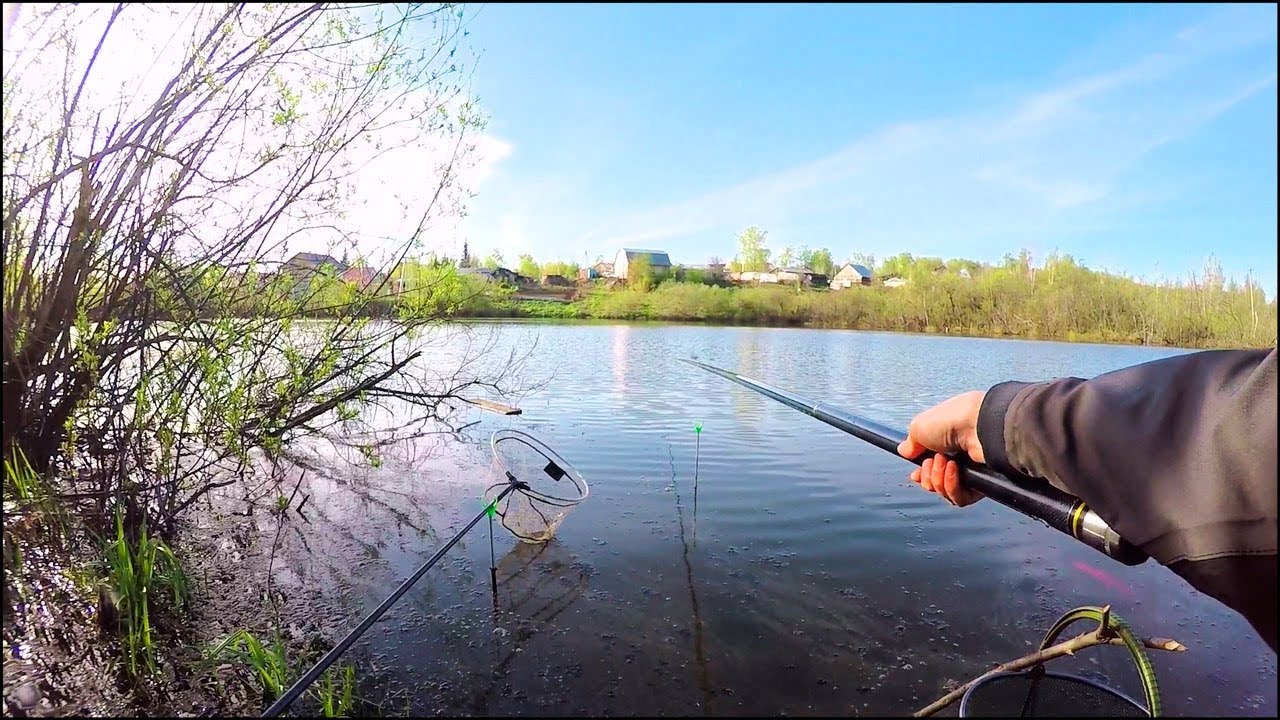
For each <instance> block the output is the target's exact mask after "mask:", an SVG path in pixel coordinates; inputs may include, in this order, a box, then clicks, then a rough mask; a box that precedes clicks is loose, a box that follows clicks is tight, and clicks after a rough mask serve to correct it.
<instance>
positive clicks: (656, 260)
mask: <svg viewBox="0 0 1280 720" xmlns="http://www.w3.org/2000/svg"><path fill="white" fill-rule="evenodd" d="M622 252H624V253H626V254H627V260H632V259H634V258H636V257H637V256H639V255H647V256H649V264H650V265H670V264H671V258H670V257H668V256H667V252H666V251H665V250H641V249H637V248H622Z"/></svg>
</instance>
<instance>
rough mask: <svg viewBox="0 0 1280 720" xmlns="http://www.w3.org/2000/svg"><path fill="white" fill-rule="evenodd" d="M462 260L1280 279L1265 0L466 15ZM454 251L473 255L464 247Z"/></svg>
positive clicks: (1272, 25) (516, 8)
mask: <svg viewBox="0 0 1280 720" xmlns="http://www.w3.org/2000/svg"><path fill="white" fill-rule="evenodd" d="M470 11H471V13H472V16H473V17H472V19H471V21H470V25H469V30H470V37H469V40H470V42H471V43H472V46H473V47H474V49H475V51H476V52H477V54H478V57H477V59H476V62H475V65H474V69H475V73H474V76H473V81H472V89H473V92H475V94H476V95H478V96H479V98H480V103H481V105H482V106H483V107H484V108H485V110H486V111H487V112H488V113H489V115H490V123H489V125H488V127H487V128H486V130H485V133H486V136H487V138H488V140H489V143H490V145H491V146H492V145H493V144H495V143H496V144H497V145H498V146H500V147H501V148H502V152H500V153H497V154H493V153H490V158H489V160H488V161H486V162H488V163H489V165H490V167H488V168H486V170H485V172H484V173H483V179H482V180H481V181H480V182H478V183H477V185H476V187H474V188H473V189H474V191H475V192H476V193H477V195H476V197H475V198H473V199H472V200H471V202H470V204H469V207H470V214H469V216H468V218H467V219H466V221H465V223H464V224H463V225H462V226H461V234H462V236H463V237H466V238H467V239H468V240H469V243H470V247H471V250H472V252H473V253H475V254H483V253H484V252H486V251H488V250H489V249H492V248H498V249H501V250H502V251H503V253H504V254H505V256H506V257H507V258H508V259H509V260H513V259H514V257H515V255H516V254H517V253H520V252H530V253H532V254H533V255H534V256H535V257H537V258H538V259H539V260H550V259H564V260H577V261H581V260H582V259H583V257H584V254H585V256H586V257H587V258H588V259H590V260H594V259H595V257H596V256H597V255H604V256H606V257H610V256H612V254H613V252H614V251H615V250H616V249H617V248H618V247H621V246H628V247H656V248H660V249H665V250H667V251H669V252H670V253H671V255H672V257H673V259H674V260H676V261H677V262H685V263H701V262H706V261H707V259H708V258H709V257H711V256H720V257H722V258H725V259H728V258H731V257H732V256H733V254H734V252H735V236H736V234H737V233H738V232H739V231H740V230H742V229H743V228H745V227H747V226H749V225H759V226H761V227H762V228H764V229H766V230H768V231H769V240H770V245H771V247H773V248H774V249H775V252H776V251H777V250H778V249H780V248H781V247H783V246H785V245H792V246H800V245H809V246H811V247H829V248H830V249H831V250H832V252H833V254H834V255H835V256H836V257H837V258H844V257H846V256H847V255H848V254H849V253H851V252H855V251H857V252H867V253H873V254H874V255H875V256H876V257H877V258H878V259H882V258H884V257H887V256H889V255H892V254H895V253H898V252H911V253H913V254H916V255H938V256H943V257H968V258H973V259H977V260H984V261H997V260H999V259H1000V257H1001V256H1002V255H1004V254H1005V253H1008V252H1016V251H1017V250H1018V249H1019V248H1022V247H1026V248H1029V249H1030V250H1031V251H1032V253H1033V254H1034V255H1035V256H1036V257H1037V258H1042V257H1043V256H1044V255H1045V254H1046V253H1048V252H1050V251H1053V250H1055V249H1056V250H1058V251H1059V252H1064V253H1070V254H1072V255H1074V256H1076V257H1077V258H1078V259H1080V260H1082V261H1083V262H1085V263H1086V264H1088V265H1090V266H1093V267H1103V268H1107V269H1110V270H1114V271H1120V272H1126V273H1129V274H1131V275H1133V276H1137V277H1145V278H1153V277H1158V276H1162V277H1185V276H1186V274H1187V273H1188V272H1190V271H1195V270H1199V269H1201V268H1202V267H1203V264H1204V261H1205V260H1206V258H1207V257H1208V256H1209V255H1210V253H1213V254H1216V256H1217V257H1218V258H1219V259H1220V260H1221V262H1222V264H1223V267H1224V270H1226V272H1227V273H1228V275H1235V276H1237V277H1239V278H1241V279H1242V278H1243V276H1244V273H1245V272H1246V271H1247V270H1250V269H1252V270H1253V271H1254V273H1255V276H1256V277H1257V278H1258V279H1259V280H1260V281H1261V283H1262V285H1263V286H1264V287H1265V288H1266V289H1267V291H1268V293H1269V294H1270V295H1271V296H1273V297H1274V294H1275V289H1276V244H1277V234H1276V215H1277V207H1276V194H1277V187H1276V150H1277V148H1276V137H1277V126H1276V102H1277V100H1276V66H1277V54H1276V9H1275V7H1274V6H1196V5H1168V6H1149V5H1144V6H1125V5H1118V6H1117V5H1107V6H1062V7H1055V6H1039V5H1036V6H1030V5H1028V6H990V5H987V6H973V7H954V6H947V7H943V6H898V5H894V6H880V7H877V6H861V5H853V6H800V5H785V6H784V5H744V6H728V5H716V6H670V5H668V6H631V5H627V6H609V5H563V6H546V5H486V6H472V7H471V8H470ZM453 244H456V245H457V247H455V248H452V249H451V251H452V252H454V253H456V252H457V250H458V249H459V248H460V246H461V241H460V240H455V241H454V243H453Z"/></svg>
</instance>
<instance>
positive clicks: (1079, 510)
mask: <svg viewBox="0 0 1280 720" xmlns="http://www.w3.org/2000/svg"><path fill="white" fill-rule="evenodd" d="M933 455H934V453H932V452H926V453H922V454H921V455H920V456H919V457H917V458H915V459H913V460H912V462H914V463H916V464H917V465H919V464H921V463H923V462H924V461H925V460H926V459H928V458H930V457H933ZM952 459H954V460H956V461H957V462H958V463H959V464H960V482H961V483H963V484H964V485H965V487H968V488H970V489H972V490H976V491H978V492H980V493H982V494H983V495H985V496H987V497H989V498H991V499H992V500H995V501H996V502H998V503H1000V504H1001V505H1004V506H1006V507H1010V508H1013V509H1014V510H1017V511H1018V512H1021V513H1023V514H1024V515H1029V516H1031V517H1033V518H1035V519H1037V520H1039V521H1041V522H1043V523H1044V524H1045V525H1048V526H1049V527H1051V528H1053V529H1054V530H1057V531H1059V532H1062V533H1066V534H1067V535H1070V536H1071V537H1073V538H1075V539H1076V540H1079V541H1080V542H1082V543H1084V544H1086V545H1088V546H1090V547H1092V548H1093V549H1095V550H1098V551H1100V552H1102V553H1103V554H1105V555H1107V556H1108V557H1110V558H1112V559H1113V560H1116V561H1117V562H1120V563H1122V564H1124V565H1141V564H1142V563H1143V562H1145V561H1146V560H1147V554H1146V553H1144V552H1143V551H1142V550H1141V549H1139V548H1138V546H1136V545H1134V544H1133V543H1131V542H1129V541H1128V540H1125V539H1124V538H1122V537H1120V535H1119V534H1118V533H1116V531H1115V530H1113V529H1111V527H1110V526H1109V525H1107V523H1106V521H1104V520H1103V519H1102V518H1101V517H1100V516H1098V514H1097V513H1095V512H1094V511H1093V510H1092V509H1090V508H1089V506H1088V505H1086V504H1085V503H1084V501H1083V500H1081V499H1079V498H1077V497H1075V496H1073V495H1069V494H1067V493H1065V492H1063V491H1061V490H1059V489H1058V488H1056V487H1054V486H1052V485H1050V484H1049V482H1048V481H1047V480H1039V479H1036V478H1032V477H1028V476H1026V475H1008V474H1005V473H1002V472H1000V471H999V470H996V469H994V468H991V467H989V466H987V465H982V464H979V463H975V462H972V461H970V460H968V459H967V458H952Z"/></svg>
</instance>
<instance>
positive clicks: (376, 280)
mask: <svg viewBox="0 0 1280 720" xmlns="http://www.w3.org/2000/svg"><path fill="white" fill-rule="evenodd" d="M338 277H339V278H341V279H342V281H343V282H345V283H347V284H348V285H355V286H356V287H357V288H359V289H361V290H364V289H365V288H367V287H369V286H370V285H372V286H374V287H377V286H378V285H380V284H382V280H383V275H382V273H380V272H378V271H376V270H374V269H373V268H371V267H369V266H367V265H355V266H353V267H349V268H347V269H346V270H343V271H342V272H341V273H339V274H338Z"/></svg>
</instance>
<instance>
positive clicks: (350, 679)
mask: <svg viewBox="0 0 1280 720" xmlns="http://www.w3.org/2000/svg"><path fill="white" fill-rule="evenodd" d="M335 675H338V676H339V679H337V680H335V679H334V676H335ZM355 692H356V669H355V667H354V666H352V665H345V666H343V667H342V668H341V669H340V670H338V671H337V672H335V671H334V670H329V671H328V672H326V673H325V674H324V676H323V677H321V678H320V680H319V681H317V682H316V686H315V690H314V691H313V694H314V695H315V697H316V699H317V700H319V701H320V714H321V715H322V716H323V717H327V718H332V717H348V716H350V715H351V711H352V710H353V709H354V708H355V704H356V695H355Z"/></svg>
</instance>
